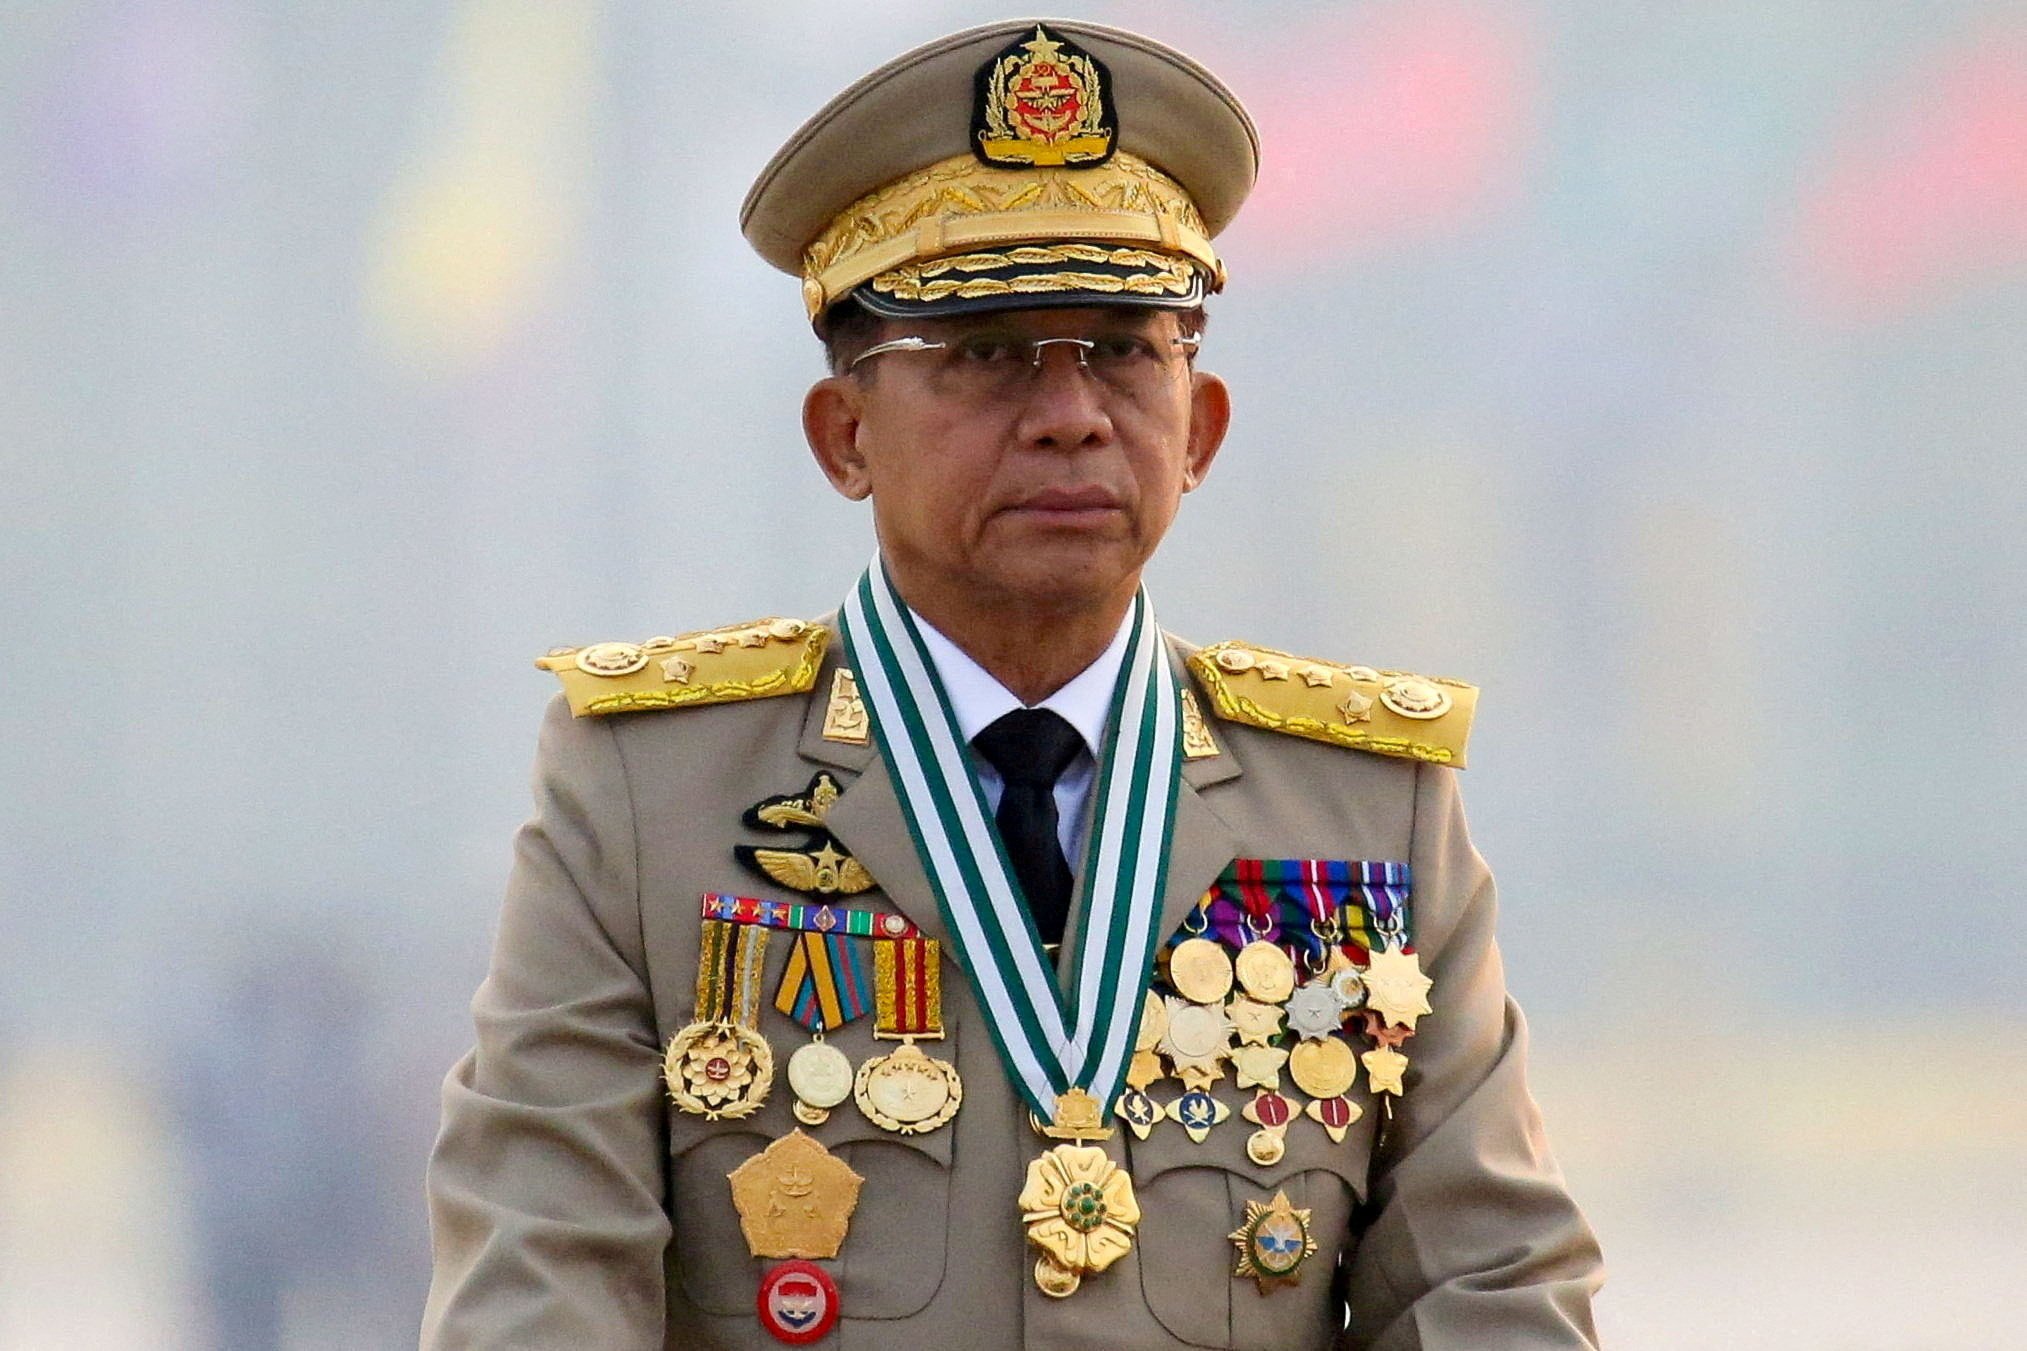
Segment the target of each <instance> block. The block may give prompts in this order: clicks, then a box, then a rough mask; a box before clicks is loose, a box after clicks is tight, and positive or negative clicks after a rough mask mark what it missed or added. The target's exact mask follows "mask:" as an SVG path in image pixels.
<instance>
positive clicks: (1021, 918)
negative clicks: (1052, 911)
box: [839, 556, 1182, 1121]
mask: <svg viewBox="0 0 2027 1351" xmlns="http://www.w3.org/2000/svg"><path fill="white" fill-rule="evenodd" d="M1131 624H1132V631H1131V634H1130V636H1129V641H1128V646H1127V654H1126V659H1125V661H1124V663H1123V664H1122V665H1121V668H1120V672H1119V680H1118V683H1117V684H1116V686H1115V687H1114V689H1113V691H1112V709H1111V720H1110V723H1109V724H1108V731H1107V733H1106V743H1105V745H1104V747H1103V748H1102V751H1101V753H1100V755H1099V757H1098V764H1099V769H1098V784H1097V789H1096V793H1095V803H1094V808H1095V809H1094V812H1093V815H1092V819H1091V834H1090V842H1089V845H1088V846H1087V848H1086V851H1085V856H1084V868H1083V881H1084V885H1083V889H1082V905H1083V913H1082V923H1081V924H1079V925H1078V927H1077V933H1078V936H1079V937H1078V951H1077V954H1076V970H1075V978H1074V979H1073V980H1072V982H1071V984H1070V988H1069V990H1068V992H1067V994H1066V993H1065V992H1064V991H1063V990H1062V989H1061V988H1060V987H1059V986H1058V985H1057V983H1056V979H1055V973H1054V971H1053V969H1052V968H1051V966H1050V963H1049V961H1048V959H1047V957H1046V956H1045V955H1044V954H1043V951H1042V943H1041V938H1040V936H1039V935H1038V934H1037V933H1036V931H1035V925H1034V920H1033V918H1032V917H1031V916H1030V915H1029V913H1028V909H1027V906H1026V904H1025V903H1024V901H1023V900H1022V896H1021V890H1020V884H1019V883H1018V882H1017V881H1016V880H1015V878H1014V873H1013V868H1012V865H1011V864H1010V863H1009V862H1008V860H1007V856H1006V851H1005V849H1004V848H1003V847H1002V846H1001V844H1000V839H999V833H998V831H997V830H996V829H995V828H994V827H993V823H992V813H991V811H990V810H988V809H987V806H986V801H985V794H984V792H983V790H981V789H980V787H979V785H978V778H977V776H976V774H974V773H973V770H972V764H971V758H970V755H969V754H968V751H967V748H966V746H965V743H964V738H963V736H962V734H961V733H960V732H959V731H958V728H957V720H956V718H955V717H954V716H953V715H952V713H951V711H950V701H949V698H948V696H947V695H946V694H945V693H944V690H943V686H942V683H941V681H940V680H939V679H938V678H937V675H936V666H935V663H934V662H933V661H932V660H931V659H930V656H929V651H928V649H927V648H926V647H925V646H924V645H923V642H922V635H921V632H920V630H919V629H918V628H917V626H916V623H915V619H914V616H913V615H911V614H910V613H909V611H908V609H907V607H906V606H904V605H903V604H902V603H901V599H900V597H899V596H898V595H897V594H896V593H895V591H894V587H893V583H892V582H891V580H890V579H889V578H888V576H887V571H886V567H885V565H884V564H883V563H882V562H881V560H880V559H879V558H878V557H877V556H876V557H875V558H874V560H873V564H872V566H871V567H869V568H868V569H867V570H866V574H865V576H864V577H863V578H861V579H860V581H859V584H858V586H857V587H856V588H855V589H854V590H853V592H852V594H851V595H850V596H849V597H847V599H846V601H845V605H844V610H843V615H842V621H841V623H840V625H839V628H840V631H841V634H842V637H843V638H844V643H845V649H846V651H847V653H848V654H849V656H850V659H851V663H852V667H853V669H854V670H855V671H856V672H857V674H858V679H859V690H860V694H861V696H862V697H863V698H864V700H865V704H866V709H867V712H868V713H870V714H871V717H872V725H873V736H874V739H875V741H876V743H877V744H878V746H879V748H880V753H881V755H882V756H884V757H885V759H886V761H887V764H888V767H889V769H890V770H891V772H892V774H893V776H894V786H895V791H896V793H897V795H898V796H899V798H900V800H901V806H902V810H903V812H904V814H905V815H906V817H907V819H908V825H909V833H910V834H911V835H912V836H913V838H914V842H915V849H916V853H917V854H918V855H919V856H920V858H921V860H922V867H923V871H924V872H926V873H927V874H928V875H929V881H930V885H931V887H932V888H934V890H935V893H936V902H937V906H938V908H939V909H940V911H941V913H942V915H943V920H944V923H945V925H946V926H947V927H948V929H949V932H950V939H951V942H952V943H953V944H955V945H956V949H957V951H958V953H959V954H960V955H961V956H962V957H963V959H964V962H965V965H966V967H967V968H968V969H969V971H970V972H971V976H972V981H973V983H974V985H975V986H976V987H977V991H978V997H979V1001H980V1003H981V1004H983V1005H984V1008H985V1012H986V1018H985V1023H986V1026H987V1027H988V1028H990V1029H991V1031H992V1035H993V1040H994V1043H995V1045H996V1046H997V1047H998V1049H999V1053H1000V1059H1001V1060H1002V1062H1004V1064H1005V1065H1006V1067H1007V1071H1008V1073H1009V1074H1010V1075H1011V1076H1012V1078H1013V1081H1014V1084H1015V1086H1016V1087H1017V1088H1018V1089H1019V1090H1020V1093H1021V1096H1022V1097H1023V1098H1024V1099H1026V1101H1027V1103H1028V1105H1029V1106H1030V1107H1032V1108H1033V1109H1034V1110H1035V1112H1036V1113H1038V1114H1039V1115H1040V1117H1041V1118H1042V1119H1043V1120H1044V1121H1050V1120H1054V1119H1055V1117H1056V1099H1057V1097H1058V1096H1059V1095H1061V1094H1063V1093H1065V1092H1067V1091H1068V1090H1070V1089H1073V1088H1076V1089H1082V1090H1084V1091H1085V1092H1088V1093H1089V1094H1090V1095H1091V1096H1092V1097H1093V1098H1095V1099H1096V1100H1097V1102H1098V1103H1099V1104H1101V1105H1102V1110H1103V1111H1105V1112H1107V1113H1109V1112H1110V1111H1111V1105H1112V1104H1113V1103H1114V1102H1115V1101H1116V1100H1117V1099H1118V1097H1119V1089H1120V1085H1121V1083H1122V1082H1123V1080H1124V1079H1125V1076H1126V1066H1127V1062H1128V1060H1129V1059H1130V1058H1131V1055H1132V1051H1133V1041H1134V1036H1135V1034H1136V1033H1137V1031H1138V1028H1139V1022H1140V1011H1141V999H1140V997H1139V994H1140V991H1139V975H1140V973H1142V972H1144V971H1146V970H1148V969H1149V964H1150V962H1151V960H1152V957H1153V953H1154V947H1155V944H1156V941H1157V940H1158V938H1159V937H1160V934H1159V929H1160V923H1161V895H1162V890H1163V887H1164V883H1165V882H1166V880H1167V873H1168V847H1169V840H1170V836H1171V835H1172V833H1173V831H1174V828H1175V801H1176V790H1177V786H1178V783H1179V770H1180V766H1181V763H1182V715H1181V702H1180V696H1179V694H1178V691H1177V688H1176V683H1175V673H1174V672H1173V671H1172V670H1171V669H1170V667H1169V664H1168V658H1167V654H1166V653H1165V652H1164V651H1163V650H1162V643H1161V631H1160V630H1159V629H1158V628H1157V627H1156V626H1155V622H1154V610H1153V607H1152V606H1151V605H1150V604H1149V603H1148V600H1147V594H1146V592H1145V591H1142V592H1141V593H1140V594H1139V595H1137V596H1136V597H1135V598H1134V602H1133V615H1132V620H1131Z"/></svg>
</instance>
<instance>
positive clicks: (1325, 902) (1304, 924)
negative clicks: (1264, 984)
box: [1204, 858, 1412, 957]
mask: <svg viewBox="0 0 2027 1351" xmlns="http://www.w3.org/2000/svg"><path fill="white" fill-rule="evenodd" d="M1263 891H1264V892H1267V893H1269V894H1271V895H1272V896H1273V897H1274V900H1275V908H1276V910H1277V911H1278V912H1279V916H1280V925H1279V926H1278V927H1279V928H1280V929H1281V930H1282V932H1283V933H1284V934H1286V935H1289V936H1291V937H1294V936H1300V935H1303V934H1307V933H1308V932H1309V926H1310V923H1311V922H1312V921H1313V920H1317V919H1320V918H1321V917H1323V916H1325V915H1329V914H1332V913H1336V914H1337V916H1338V919H1339V922H1340V925H1341V927H1342V940H1343V942H1344V943H1345V945H1346V946H1348V947H1353V948H1356V949H1358V950H1359V954H1358V955H1360V956H1361V957H1362V956H1363V954H1364V953H1365V952H1369V951H1371V950H1372V949H1373V948H1374V947H1376V946H1380V944H1379V943H1378V942H1377V941H1376V940H1377V939H1379V938H1380V937H1382V936H1384V935H1390V934H1391V935H1399V936H1400V940H1401V941H1402V942H1403V943H1405V942H1406V940H1407V935H1408V933H1409V929H1408V898H1409V894H1410V892H1411V891H1412V875H1411V874H1410V872H1409V869H1408V865H1407V864H1406V863H1404V862H1402V861H1400V860H1398V859H1332V858H1241V859H1234V860H1232V862H1231V864H1230V865H1229V866H1228V867H1227V868H1226V869H1225V871H1224V872H1223V873H1221V874H1220V875H1219V877H1218V880H1217V881H1216V882H1215V883H1213V884H1212V886H1211V889H1210V893H1209V894H1208V895H1207V896H1206V897H1205V898H1204V899H1205V902H1206V918H1207V920H1208V921H1209V922H1210V924H1211V927H1212V928H1214V929H1218V928H1220V927H1221V926H1220V924H1219V921H1220V920H1224V921H1227V923H1226V924H1225V925H1224V926H1223V927H1231V926H1232V922H1235V921H1236V920H1237V919H1238V912H1239V911H1241V910H1242V909H1243V908H1244V906H1245V902H1246V899H1247V897H1248V896H1252V897H1254V898H1257V897H1258V896H1259V895H1260V894H1261V892H1263ZM1221 936H1222V935H1221ZM1228 941H1229V940H1228ZM1283 941H1287V940H1286V939H1284V940H1283Z"/></svg>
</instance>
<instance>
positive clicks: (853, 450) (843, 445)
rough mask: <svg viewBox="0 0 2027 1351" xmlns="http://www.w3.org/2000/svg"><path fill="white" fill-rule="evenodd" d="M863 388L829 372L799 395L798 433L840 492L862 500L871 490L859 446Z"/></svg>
mask: <svg viewBox="0 0 2027 1351" xmlns="http://www.w3.org/2000/svg"><path fill="white" fill-rule="evenodd" d="M864 395H865V391H864V389H862V388H861V387H860V385H859V383H858V382H857V381H856V380H853V379H852V378H851V377H850V376H847V375H833V376H831V377H829V378H828V379H824V380H819V381H817V382H816V383H815V384H813V385H811V386H810V387H809V393H807V394H805V395H803V397H802V434H803V437H804V439H805V440H807V441H808V442H809V451H810V454H812V455H814V456H816V462H817V464H818V465H819V466H820V467H821V468H822V469H823V474H824V477H825V478H827V479H829V480H830V481H831V487H833V488H836V489H837V490H838V491H839V492H840V493H842V494H844V496H846V497H848V498H850V499H851V500H852V501H854V502H863V501H864V500H865V499H866V498H868V497H870V496H871V495H872V492H873V480H872V476H871V475H870V474H869V473H867V471H866V457H865V455H864V453H863V452H861V451H860V449H859V426H860V423H861V420H862V415H863V409H864V402H865V399H864Z"/></svg>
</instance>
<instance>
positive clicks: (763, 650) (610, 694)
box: [535, 619, 830, 717]
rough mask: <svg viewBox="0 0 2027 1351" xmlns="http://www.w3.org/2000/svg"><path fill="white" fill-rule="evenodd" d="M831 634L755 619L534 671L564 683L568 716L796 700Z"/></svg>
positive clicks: (578, 655) (560, 660) (567, 658)
mask: <svg viewBox="0 0 2027 1351" xmlns="http://www.w3.org/2000/svg"><path fill="white" fill-rule="evenodd" d="M829 642H830V630H829V629H826V628H825V627H824V626H823V625H821V624H811V623H809V622H808V621H806V620H801V619H755V620H753V621H751V622H750V623H746V624H733V625H731V626H729V627H727V628H722V629H705V630H704V631H703V632H701V633H683V634H678V635H676V636H675V637H673V638H667V637H664V638H650V639H648V640H647V641H646V642H644V643H593V644H592V645H591V646H589V647H558V648H552V649H550V651H549V653H548V655H546V656H542V657H537V658H536V659H535V664H536V665H537V666H539V667H541V668H542V669H543V670H545V671H554V672H555V673H556V677H557V679H559V680H561V681H562V682H563V693H564V695H565V696H566V697H567V698H568V699H569V700H570V711H571V712H572V713H575V714H576V715H577V716H579V717H584V716H586V715H587V714H595V713H632V712H636V711H639V710H642V709H651V708H687V707H688V706H690V705H691V704H729V703H732V702H735V701H736V700H740V699H766V698H769V697H771V696H773V695H777V694H800V693H802V692H803V691H804V690H807V689H809V688H810V687H811V686H813V685H815V684H816V673H817V668H818V667H819V666H821V665H822V664H823V650H824V647H825V645H826V644H828V643H829Z"/></svg>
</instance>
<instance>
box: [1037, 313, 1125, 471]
mask: <svg viewBox="0 0 2027 1351" xmlns="http://www.w3.org/2000/svg"><path fill="white" fill-rule="evenodd" d="M1105 394H1106V389H1105V386H1104V385H1103V384H1102V383H1101V382H1100V381H1099V380H1098V378H1097V377H1096V376H1095V375H1093V374H1092V373H1091V370H1090V368H1089V367H1087V366H1086V365H1085V364H1084V348H1083V347H1082V346H1081V345H1079V344H1076V343H1074V342H1065V341H1061V340H1057V341H1043V342H1041V343H1038V344H1036V346H1035V369H1034V373H1033V375H1032V376H1031V377H1030V379H1029V385H1028V391H1027V402H1026V403H1025V404H1024V405H1023V406H1022V409H1021V421H1020V432H1021V436H1022V437H1023V439H1025V440H1026V441H1028V442H1029V443H1031V444H1033V445H1038V446H1045V447H1052V448H1055V449H1059V450H1073V449H1075V448H1077V447H1079V446H1084V445H1090V444H1093V443H1095V442H1101V441H1104V440H1107V439H1108V438H1110V437H1111V435H1112V414H1111V412H1110V410H1109V408H1108V406H1107V402H1106V398H1105Z"/></svg>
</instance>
